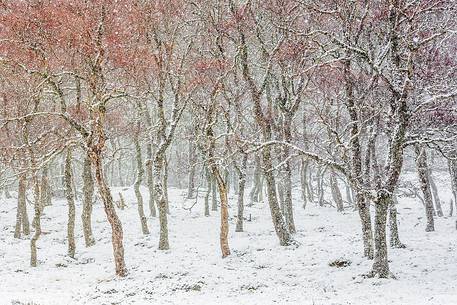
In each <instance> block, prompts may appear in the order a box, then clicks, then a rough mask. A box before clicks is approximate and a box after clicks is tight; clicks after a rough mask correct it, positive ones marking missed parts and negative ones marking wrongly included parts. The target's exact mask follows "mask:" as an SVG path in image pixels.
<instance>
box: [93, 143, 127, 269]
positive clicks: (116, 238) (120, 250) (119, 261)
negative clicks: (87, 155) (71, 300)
mask: <svg viewBox="0 0 457 305" xmlns="http://www.w3.org/2000/svg"><path fill="white" fill-rule="evenodd" d="M100 154H101V151H97V152H94V153H93V154H92V155H91V157H92V158H91V160H92V162H93V165H94V167H95V179H96V180H97V186H98V190H99V192H100V196H101V198H102V201H103V206H104V209H105V214H106V217H107V218H108V221H109V223H110V225H111V234H112V239H111V241H112V244H113V255H114V263H115V267H116V275H118V276H121V277H124V276H126V275H127V268H126V266H125V261H124V245H123V236H124V233H123V230H122V223H121V221H120V219H119V217H118V216H117V214H116V209H115V208H114V202H113V197H112V195H111V190H110V189H109V187H108V185H107V184H106V181H105V176H104V173H103V164H102V160H101V156H100Z"/></svg>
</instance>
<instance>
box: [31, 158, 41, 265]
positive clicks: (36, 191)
mask: <svg viewBox="0 0 457 305" xmlns="http://www.w3.org/2000/svg"><path fill="white" fill-rule="evenodd" d="M32 167H34V166H32ZM32 184H33V201H34V210H35V215H34V218H33V222H32V227H33V228H34V229H35V233H34V234H33V236H32V239H31V241H30V266H32V267H36V266H37V265H38V260H37V246H36V244H37V241H38V239H39V238H40V236H41V202H40V185H39V180H38V176H37V173H36V170H34V172H33V173H32Z"/></svg>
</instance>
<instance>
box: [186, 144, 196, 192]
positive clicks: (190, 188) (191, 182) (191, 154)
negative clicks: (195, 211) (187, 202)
mask: <svg viewBox="0 0 457 305" xmlns="http://www.w3.org/2000/svg"><path fill="white" fill-rule="evenodd" d="M188 161H189V164H188V166H189V177H188V182H187V199H191V198H194V192H195V167H196V165H195V147H194V144H193V142H192V140H189V151H188Z"/></svg>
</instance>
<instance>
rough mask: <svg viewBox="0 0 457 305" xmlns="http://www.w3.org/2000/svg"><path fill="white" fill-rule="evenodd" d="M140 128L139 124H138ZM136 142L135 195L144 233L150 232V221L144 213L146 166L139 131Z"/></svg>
mask: <svg viewBox="0 0 457 305" xmlns="http://www.w3.org/2000/svg"><path fill="white" fill-rule="evenodd" d="M138 128H139V126H138ZM134 143H135V157H136V167H137V175H136V180H135V184H134V189H135V196H136V200H137V206H138V215H139V216H140V224H141V231H142V232H143V234H145V235H146V234H149V229H148V222H147V219H146V216H145V214H144V207H143V196H142V195H141V190H140V187H141V183H142V182H143V176H144V168H143V159H142V157H141V146H140V140H139V139H138V132H136V133H135V136H134Z"/></svg>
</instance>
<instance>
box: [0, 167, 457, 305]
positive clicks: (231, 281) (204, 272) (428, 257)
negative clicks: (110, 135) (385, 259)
mask: <svg viewBox="0 0 457 305" xmlns="http://www.w3.org/2000/svg"><path fill="white" fill-rule="evenodd" d="M437 176H438V177H436V178H435V179H437V184H438V187H439V189H440V195H441V199H442V201H443V210H444V214H445V216H444V217H440V218H438V217H437V218H436V219H435V228H436V231H435V232H430V233H426V232H424V228H425V217H424V215H425V213H424V208H423V206H422V204H421V203H420V202H419V200H418V199H417V198H407V197H402V198H399V205H398V213H399V215H398V219H399V230H400V239H401V241H402V242H403V243H404V244H406V246H407V248H406V249H389V259H390V268H391V271H392V272H393V274H394V275H395V277H396V279H378V278H367V277H366V276H364V275H365V274H367V273H368V271H369V270H370V269H371V265H372V262H371V261H369V260H366V259H365V258H363V255H362V254H363V249H362V241H361V228H360V221H359V219H358V214H357V212H356V211H353V209H352V208H351V207H347V208H346V209H345V211H344V212H343V213H338V212H337V211H336V209H335V208H332V207H331V206H325V207H318V206H316V205H315V204H313V203H311V204H308V206H307V207H306V209H305V210H304V209H303V208H301V199H300V192H299V190H298V189H297V190H296V191H295V193H294V197H295V198H294V199H295V201H294V202H295V222H296V226H297V233H296V234H295V235H294V239H295V240H296V242H297V243H296V245H294V246H289V247H281V246H280V245H279V243H278V240H277V237H276V235H275V233H274V230H273V225H272V222H271V217H270V213H269V208H268V206H267V203H258V204H254V205H253V206H250V207H246V210H245V215H246V218H247V220H246V222H245V232H243V233H237V232H235V217H234V216H235V215H236V195H235V194H234V193H231V195H230V234H229V243H230V248H231V251H232V255H230V256H229V257H228V258H225V259H222V258H221V255H220V248H219V222H220V219H219V213H218V212H212V214H211V216H210V217H205V216H204V215H203V211H204V209H203V195H204V191H202V190H200V192H199V196H200V198H199V199H198V203H197V204H196V205H195V206H194V207H193V208H192V209H191V210H190V211H189V209H188V208H189V207H190V206H192V205H193V204H194V203H195V200H194V199H190V200H189V199H185V191H184V190H179V189H175V188H170V189H169V201H170V215H169V232H170V250H168V251H160V250H158V249H157V246H158V233H159V232H158V228H159V223H158V219H157V218H152V217H150V218H149V220H148V222H149V227H150V230H151V234H150V235H146V236H145V235H142V233H141V226H140V222H139V218H138V214H137V207H136V204H135V201H136V200H135V197H134V192H133V188H113V194H114V195H117V194H118V193H119V192H122V194H123V195H124V197H125V198H126V203H127V205H128V206H127V208H126V209H125V210H118V214H119V217H120V218H121V220H122V224H123V228H124V247H125V260H126V264H127V267H128V270H129V273H128V276H127V277H125V278H118V277H116V276H115V275H114V263H113V257H112V247H111V237H110V233H111V229H110V226H109V224H108V222H107V220H106V217H105V215H104V211H103V207H102V205H101V203H100V202H99V201H98V202H96V203H95V205H94V211H93V231H94V236H95V238H96V245H95V246H93V247H90V248H85V246H84V241H83V237H82V227H81V221H80V217H79V216H78V217H77V224H76V232H77V236H76V237H77V250H76V252H77V255H76V258H75V259H71V258H69V257H68V256H67V255H66V252H67V244H66V218H67V216H66V215H67V206H66V203H65V200H54V201H53V205H52V206H50V207H47V208H46V209H45V210H44V215H43V216H42V228H43V231H44V233H43V235H42V237H41V238H40V240H39V242H38V247H39V249H38V258H39V266H38V267H36V268H32V267H30V266H29V260H30V237H24V236H23V237H22V238H21V239H14V238H13V233H14V224H15V217H16V200H15V199H14V198H12V199H8V200H7V199H3V198H0V304H1V305H3V304H38V305H52V304H56V305H62V304H97V305H98V304H178V305H185V304H199V305H202V304H203V305H205V304H237V305H241V304H249V305H255V304H259V305H260V304H261V305H268V304H301V305H307V304H313V305H337V304H338V305H340V304H357V305H369V304H378V305H384V304H398V305H409V304H411V305H413V304H414V305H422V304H430V305H432V304H433V305H455V304H457V289H456V288H457V287H456V285H457V281H456V280H455V279H457V264H456V263H457V256H456V250H457V249H456V236H457V235H456V219H457V218H456V217H455V216H454V217H447V215H448V213H449V200H450V198H451V191H450V186H449V176H448V174H446V173H443V174H440V175H437ZM142 192H143V196H144V197H145V199H146V200H145V202H147V196H148V195H147V194H148V192H147V190H146V189H145V188H144V189H142ZM15 195H16V194H14V193H13V197H14V196H15ZM146 210H147V209H146ZM372 210H373V209H372ZM28 213H29V217H31V216H32V215H33V211H32V207H31V206H30V205H29V206H28ZM77 214H78V215H80V214H81V203H80V202H78V205H77ZM248 220H250V221H248ZM335 260H347V261H349V262H350V264H349V265H348V266H345V267H332V266H330V265H329V264H330V262H333V261H335Z"/></svg>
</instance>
